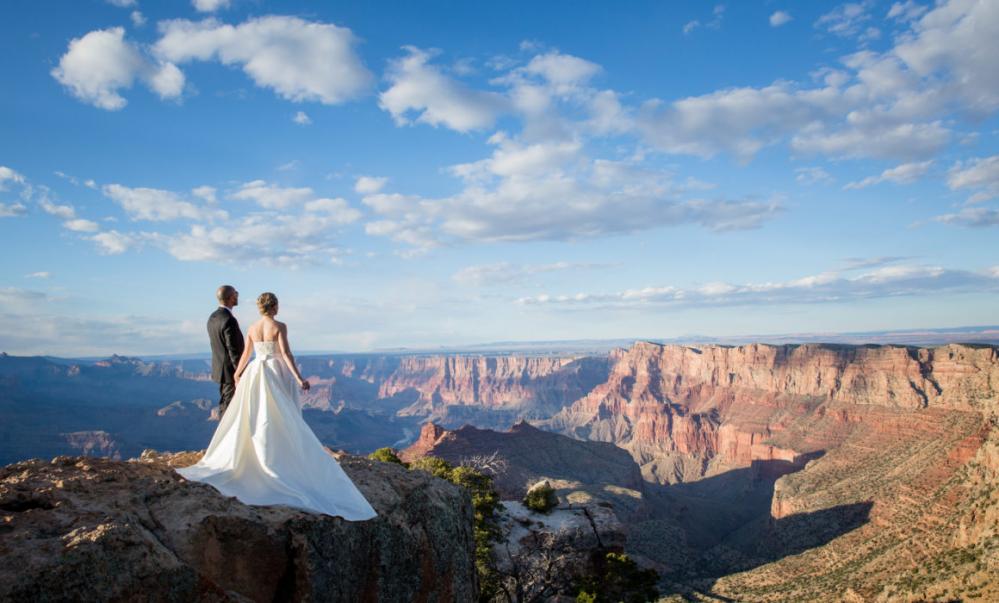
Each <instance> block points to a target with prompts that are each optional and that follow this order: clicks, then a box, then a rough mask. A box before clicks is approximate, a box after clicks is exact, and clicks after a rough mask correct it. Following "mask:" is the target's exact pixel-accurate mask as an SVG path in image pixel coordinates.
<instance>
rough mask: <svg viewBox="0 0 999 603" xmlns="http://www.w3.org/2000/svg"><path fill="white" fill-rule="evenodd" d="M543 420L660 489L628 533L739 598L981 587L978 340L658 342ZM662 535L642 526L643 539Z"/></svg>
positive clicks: (698, 586)
mask: <svg viewBox="0 0 999 603" xmlns="http://www.w3.org/2000/svg"><path fill="white" fill-rule="evenodd" d="M614 358H615V363H614V366H613V367H612V369H611V376H610V378H609V379H608V381H607V382H606V383H604V384H601V385H600V386H598V387H596V388H594V390H593V391H591V392H590V393H589V394H588V395H587V396H585V397H584V398H582V399H580V400H578V401H577V402H575V403H574V404H573V405H571V406H570V407H567V408H566V409H564V410H563V411H561V412H560V413H558V414H556V415H555V416H554V417H553V418H552V419H551V420H549V421H547V422H546V426H547V427H549V428H551V429H555V430H558V431H562V432H564V433H567V434H570V435H573V436H575V437H581V438H587V439H595V440H601V441H609V442H614V443H616V444H617V445H619V446H622V447H623V448H625V449H627V450H628V451H629V452H630V453H631V454H632V456H633V457H634V458H635V460H636V461H638V462H639V463H640V464H641V465H642V471H643V474H644V475H645V477H646V479H648V480H650V481H656V482H660V483H662V484H664V485H665V487H666V492H667V493H668V496H667V498H666V499H664V502H663V505H662V507H661V509H660V511H661V513H660V516H659V517H657V518H655V519H654V520H650V521H648V522H645V523H644V524H639V525H634V526H632V527H633V529H634V530H635V531H636V532H638V533H640V534H644V535H646V536H647V538H645V539H644V541H643V540H641V539H639V540H637V541H635V542H634V543H633V546H637V547H639V549H641V552H642V553H643V554H645V555H647V556H649V557H652V558H658V559H660V560H663V561H664V562H665V563H667V564H668V565H669V566H670V567H669V568H668V569H667V571H666V574H667V576H668V577H669V579H670V580H671V581H672V584H673V587H674V588H675V590H676V591H677V592H683V593H686V595H688V596H693V595H695V594H696V593H697V592H711V593H714V594H717V595H723V596H726V597H730V598H734V599H736V600H752V601H766V600H773V601H783V600H840V599H842V598H847V599H849V598H851V597H852V598H854V599H855V600H875V599H884V600H896V599H901V600H906V599H907V598H911V599H912V600H920V599H921V598H930V599H937V598H947V597H953V596H958V595H959V596H960V597H966V598H972V597H975V596H979V595H982V594H983V593H993V594H994V593H995V589H996V588H999V587H997V585H996V583H995V582H996V581H995V576H996V575H999V574H997V569H999V560H997V558H996V550H997V540H996V535H995V531H994V530H995V517H994V515H995V511H994V508H995V503H996V500H995V498H996V494H995V491H996V488H997V486H999V480H997V479H996V469H995V468H996V465H997V461H996V440H997V437H999V436H997V433H996V422H997V419H996V416H997V413H999V355H997V350H996V348H994V347H991V346H968V345H947V346H942V347H939V348H929V349H926V348H911V347H898V346H859V347H855V346H829V345H800V346H768V345H749V346H742V347H735V348H732V347H721V346H703V347H689V346H662V345H656V344H649V343H638V344H636V345H635V346H633V347H632V348H630V349H628V350H621V351H617V352H615V353H614ZM657 533H658V534H659V536H655V534H657Z"/></svg>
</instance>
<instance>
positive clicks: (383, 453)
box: [368, 447, 406, 466]
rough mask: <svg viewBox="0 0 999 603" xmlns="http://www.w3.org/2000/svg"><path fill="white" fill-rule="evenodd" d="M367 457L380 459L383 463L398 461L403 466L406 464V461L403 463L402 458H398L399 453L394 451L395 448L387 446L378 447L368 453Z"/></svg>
mask: <svg viewBox="0 0 999 603" xmlns="http://www.w3.org/2000/svg"><path fill="white" fill-rule="evenodd" d="M368 458H369V459H372V460H376V461H381V462H383V463H399V464H400V465H403V466H405V465H406V463H403V462H402V459H400V458H399V455H397V454H396V453H395V450H392V449H391V448H388V447H385V448H379V449H378V450H376V451H374V452H372V453H371V454H369V455H368Z"/></svg>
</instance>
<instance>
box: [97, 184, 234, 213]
mask: <svg viewBox="0 0 999 603" xmlns="http://www.w3.org/2000/svg"><path fill="white" fill-rule="evenodd" d="M101 192H103V193H104V195H105V196H107V197H108V198H109V199H111V200H112V201H114V202H115V203H117V204H118V205H120V206H121V207H122V209H124V210H125V212H126V213H127V214H128V216H129V217H130V218H131V219H132V220H149V221H154V222H155V221H165V220H178V219H187V220H224V219H226V217H227V214H226V212H224V211H222V210H217V209H209V208H205V207H199V206H197V205H195V204H193V203H191V202H190V201H185V200H184V199H183V198H181V197H180V196H179V195H177V194H176V193H174V192H171V191H167V190H162V189H156V188H142V187H140V188H129V187H126V186H122V185H120V184H108V185H106V186H104V187H102V188H101Z"/></svg>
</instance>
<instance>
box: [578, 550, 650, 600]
mask: <svg viewBox="0 0 999 603" xmlns="http://www.w3.org/2000/svg"><path fill="white" fill-rule="evenodd" d="M597 561H598V563H596V571H595V573H594V574H593V575H591V576H587V577H586V578H583V579H582V580H580V582H579V584H578V585H577V589H576V590H577V594H576V601H577V602H580V603H581V602H586V603H617V602H623V603H646V602H647V601H655V600H656V599H658V598H659V589H658V588H656V583H657V582H659V575H658V574H657V573H656V572H655V571H654V570H650V569H645V570H643V569H639V567H638V564H637V563H635V561H634V560H633V559H632V558H631V557H628V556H627V555H625V554H624V553H607V554H606V556H604V557H603V558H602V559H599V560H597Z"/></svg>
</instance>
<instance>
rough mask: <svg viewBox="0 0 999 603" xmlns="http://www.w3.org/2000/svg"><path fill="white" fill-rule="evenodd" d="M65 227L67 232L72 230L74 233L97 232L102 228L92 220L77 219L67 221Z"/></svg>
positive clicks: (64, 223)
mask: <svg viewBox="0 0 999 603" xmlns="http://www.w3.org/2000/svg"><path fill="white" fill-rule="evenodd" d="M62 225H63V227H64V228H66V229H67V230H72V231H73V232H97V231H98V230H100V227H99V226H98V225H97V222H94V221H92V220H84V219H83V218H76V219H73V220H66V221H65V222H63V223H62Z"/></svg>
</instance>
